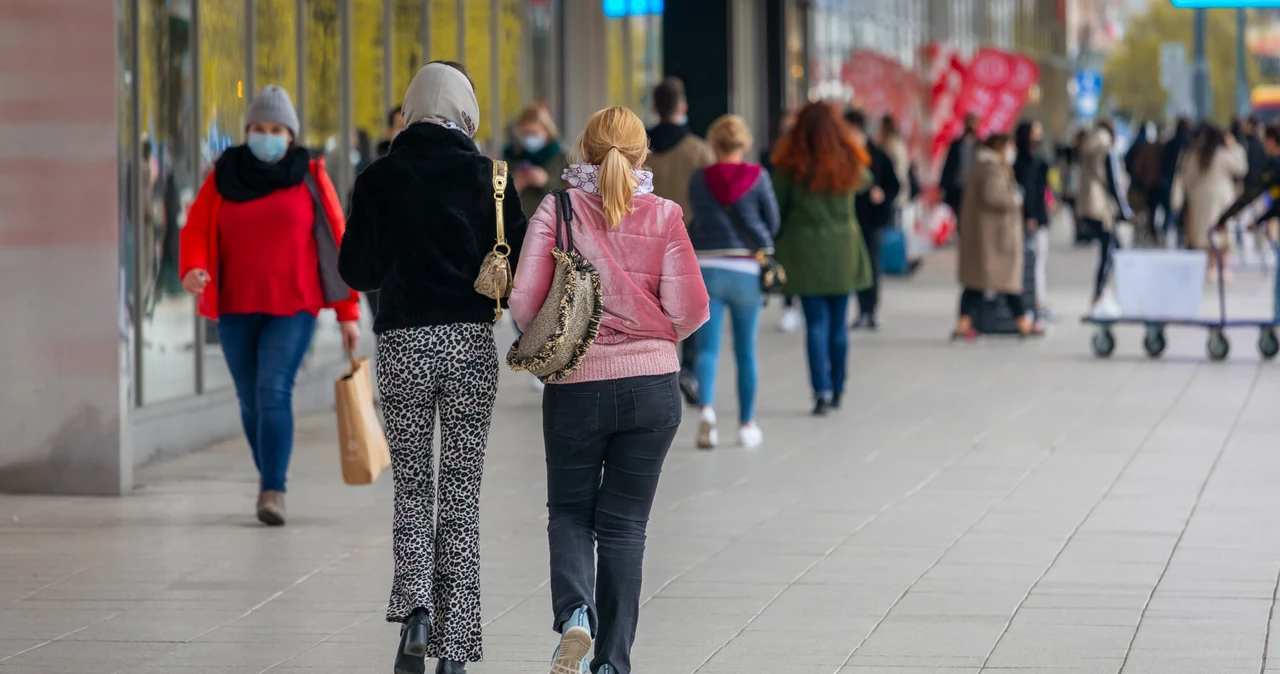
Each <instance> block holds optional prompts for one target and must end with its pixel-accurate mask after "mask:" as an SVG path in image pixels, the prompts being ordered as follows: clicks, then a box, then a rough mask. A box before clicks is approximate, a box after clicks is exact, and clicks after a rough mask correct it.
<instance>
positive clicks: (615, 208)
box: [600, 147, 640, 229]
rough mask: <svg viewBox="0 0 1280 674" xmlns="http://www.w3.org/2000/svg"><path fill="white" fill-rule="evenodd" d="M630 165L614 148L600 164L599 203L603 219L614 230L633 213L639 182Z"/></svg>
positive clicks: (610, 149)
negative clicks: (601, 207)
mask: <svg viewBox="0 0 1280 674" xmlns="http://www.w3.org/2000/svg"><path fill="white" fill-rule="evenodd" d="M631 168H632V167H631V164H630V163H629V162H628V161H627V160H626V158H624V157H623V156H622V152H621V151H620V150H618V148H616V147H611V148H609V151H608V152H606V153H605V155H604V161H602V162H600V201H601V202H602V203H603V204H604V219H605V220H606V221H608V223H609V227H610V228H611V229H612V228H616V227H617V226H618V223H620V222H622V218H623V216H626V215H631V214H632V213H634V212H635V210H636V208H635V204H632V203H631V201H632V199H634V196H633V195H634V193H635V191H636V185H638V184H640V181H639V180H637V179H636V177H635V175H633V174H632V173H631Z"/></svg>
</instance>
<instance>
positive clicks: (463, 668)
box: [436, 660, 467, 674]
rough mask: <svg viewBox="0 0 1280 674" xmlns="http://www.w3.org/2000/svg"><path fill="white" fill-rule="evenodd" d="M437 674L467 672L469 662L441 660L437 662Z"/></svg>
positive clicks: (463, 673) (465, 673)
mask: <svg viewBox="0 0 1280 674" xmlns="http://www.w3.org/2000/svg"><path fill="white" fill-rule="evenodd" d="M436 674H467V663H465V662H458V661H457V660H441V661H440V662H439V663H437V664H436Z"/></svg>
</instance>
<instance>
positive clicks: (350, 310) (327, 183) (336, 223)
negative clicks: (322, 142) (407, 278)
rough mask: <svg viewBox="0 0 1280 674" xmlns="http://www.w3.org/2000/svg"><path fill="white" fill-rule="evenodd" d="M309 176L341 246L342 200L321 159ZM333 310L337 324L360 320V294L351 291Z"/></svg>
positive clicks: (343, 226)
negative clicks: (314, 182)
mask: <svg viewBox="0 0 1280 674" xmlns="http://www.w3.org/2000/svg"><path fill="white" fill-rule="evenodd" d="M311 174H312V175H313V176H315V179H316V184H317V185H319V186H320V199H321V200H322V201H323V202H324V213H325V216H326V217H327V218H328V219H329V227H330V228H332V229H333V240H334V241H336V242H337V243H338V245H339V246H341V245H342V235H343V234H345V233H346V231H347V220H346V216H344V215H343V213H342V200H340V199H339V198H338V190H336V189H334V187H333V181H332V180H329V172H328V171H326V170H325V168H324V160H323V159H318V160H316V161H314V162H312V163H311ZM333 310H334V311H335V312H336V313H337V314H338V322H339V323H350V322H354V321H358V320H360V293H357V292H356V291H354V290H352V291H351V295H350V296H348V297H347V299H345V300H343V301H341V302H338V303H337V304H334V305H333Z"/></svg>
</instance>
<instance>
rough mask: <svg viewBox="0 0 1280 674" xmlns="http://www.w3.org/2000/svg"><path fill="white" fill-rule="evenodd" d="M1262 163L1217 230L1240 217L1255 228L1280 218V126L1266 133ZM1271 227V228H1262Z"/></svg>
mask: <svg viewBox="0 0 1280 674" xmlns="http://www.w3.org/2000/svg"><path fill="white" fill-rule="evenodd" d="M1262 148H1263V153H1264V154H1263V162H1262V166H1261V168H1260V170H1259V171H1258V175H1257V176H1255V177H1254V179H1253V182H1250V183H1247V184H1246V185H1245V188H1244V190H1243V191H1242V192H1241V194H1240V196H1239V197H1238V198H1237V199H1236V200H1235V202H1233V203H1232V204H1231V206H1230V207H1228V208H1227V210H1226V211H1224V212H1223V213H1222V215H1221V216H1219V217H1218V221H1217V223H1216V224H1215V229H1217V230H1219V231H1221V230H1223V229H1225V228H1226V224H1227V222H1228V221H1229V220H1231V219H1233V218H1235V217H1237V216H1240V217H1241V218H1242V220H1243V221H1242V223H1241V224H1242V225H1243V226H1247V227H1249V228H1251V229H1252V228H1255V227H1256V226H1258V224H1259V223H1268V222H1270V221H1271V220H1273V219H1275V218H1280V199H1276V198H1274V197H1273V196H1272V195H1274V194H1276V193H1277V192H1278V191H1280V124H1269V125H1267V126H1266V128H1265V129H1264V130H1263V139H1262ZM1263 226H1268V225H1265V224H1264V225H1263ZM1272 311H1273V312H1274V313H1273V316H1274V320H1277V321H1280V274H1276V275H1275V290H1274V295H1273V298H1272Z"/></svg>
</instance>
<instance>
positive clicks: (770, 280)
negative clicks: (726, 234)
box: [722, 204, 787, 295]
mask: <svg viewBox="0 0 1280 674" xmlns="http://www.w3.org/2000/svg"><path fill="white" fill-rule="evenodd" d="M722 208H724V214H725V215H727V216H728V217H729V222H731V223H733V228H734V229H736V230H738V235H739V236H741V237H742V240H743V242H744V243H746V244H747V245H748V246H750V245H752V243H753V241H752V239H754V238H755V233H754V232H752V231H751V230H750V229H748V228H747V225H746V223H744V222H743V221H742V219H741V218H739V217H738V212H737V211H735V210H733V205H732V204H728V205H724V206H722ZM752 257H754V258H755V259H756V261H757V262H759V263H760V291H761V292H763V293H765V294H766V295H767V294H769V293H780V292H782V287H783V286H785V285H786V284H787V270H785V269H783V268H782V265H780V264H778V261H777V260H775V259H773V251H772V250H770V249H768V248H763V247H759V246H757V247H756V249H755V252H754V253H753V254H752Z"/></svg>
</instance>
